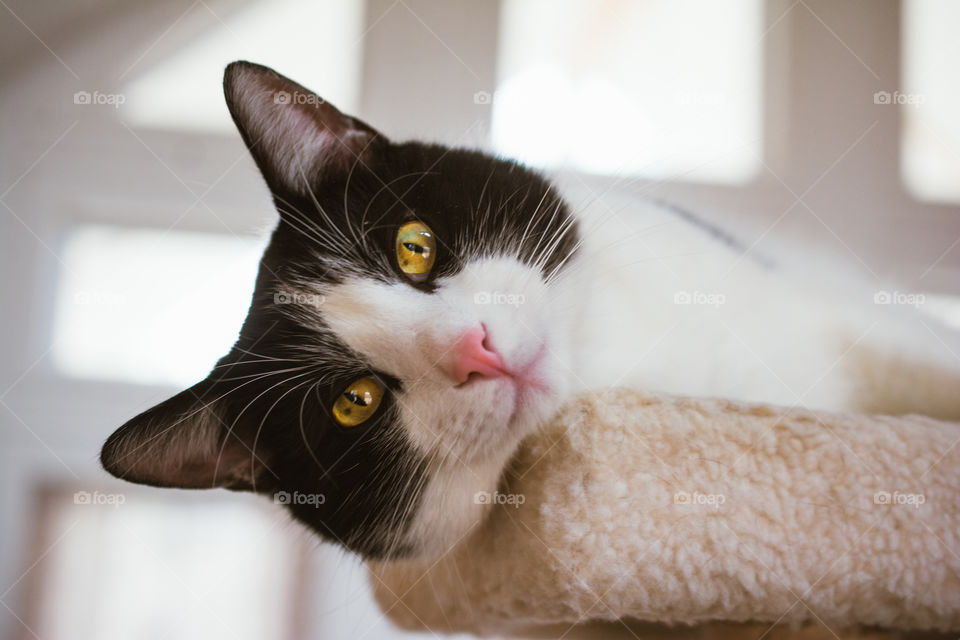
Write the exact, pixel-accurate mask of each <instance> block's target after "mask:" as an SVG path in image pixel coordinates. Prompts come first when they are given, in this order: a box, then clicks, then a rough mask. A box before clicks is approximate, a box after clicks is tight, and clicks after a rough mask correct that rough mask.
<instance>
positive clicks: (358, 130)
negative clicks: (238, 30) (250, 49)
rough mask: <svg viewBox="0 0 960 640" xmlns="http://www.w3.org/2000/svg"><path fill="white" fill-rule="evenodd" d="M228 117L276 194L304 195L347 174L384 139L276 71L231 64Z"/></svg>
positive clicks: (226, 81)
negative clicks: (231, 119) (314, 187)
mask: <svg viewBox="0 0 960 640" xmlns="http://www.w3.org/2000/svg"><path fill="white" fill-rule="evenodd" d="M223 92H224V96H225V97H226V100H227V107H229V109H230V115H232V116H233V121H234V122H235V123H236V125H237V128H238V129H239V130H240V134H241V135H242V136H243V140H244V142H246V144H247V147H248V148H249V149H250V153H251V154H252V155H253V158H254V160H255V161H256V163H257V166H258V167H259V168H260V171H261V173H263V177H264V178H265V179H266V181H267V184H268V185H269V187H270V189H271V190H272V191H273V193H274V194H275V195H279V196H281V197H284V196H287V195H293V196H298V195H299V196H306V195H308V194H309V189H310V188H313V185H315V184H318V183H322V182H324V181H326V180H331V181H332V180H337V179H338V178H340V179H342V178H345V177H346V175H347V174H348V173H349V171H350V169H351V167H353V166H354V165H355V164H356V163H357V162H363V161H364V159H365V158H369V154H371V153H374V152H375V149H376V147H377V145H378V144H383V143H385V142H386V138H384V137H383V136H382V135H381V134H380V133H379V132H377V131H376V130H374V129H373V128H372V127H370V126H369V125H367V124H366V123H364V122H363V121H361V120H359V119H357V118H353V117H351V116H348V115H345V114H343V113H341V112H340V111H339V110H338V109H337V108H336V107H334V106H333V105H331V104H330V103H328V102H326V101H325V100H323V99H322V98H321V97H320V96H318V95H317V94H315V93H314V92H312V91H310V90H309V89H306V88H304V87H302V86H300V85H299V84H297V83H296V82H294V81H293V80H290V79H289V78H285V77H284V76H282V75H280V74H279V73H277V72H276V71H274V70H273V69H270V68H269V67H264V66H262V65H259V64H253V63H251V62H243V61H238V62H232V63H230V64H229V65H228V66H227V68H226V71H225V72H224V75H223Z"/></svg>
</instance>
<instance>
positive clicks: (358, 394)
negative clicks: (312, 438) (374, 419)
mask: <svg viewBox="0 0 960 640" xmlns="http://www.w3.org/2000/svg"><path fill="white" fill-rule="evenodd" d="M382 399H383V386H382V385H381V384H380V383H379V382H377V380H376V379H374V378H372V377H370V376H364V377H363V378H358V379H357V380H354V381H353V382H352V383H351V384H349V385H347V388H346V389H344V390H343V392H342V393H341V394H340V395H339V396H338V397H337V399H336V400H335V401H334V403H333V417H334V418H335V419H336V421H337V422H339V423H340V424H341V425H342V426H344V427H355V426H357V425H358V424H362V423H364V422H366V421H367V420H369V419H370V417H371V416H372V415H373V414H375V413H376V412H377V407H379V406H380V400H382Z"/></svg>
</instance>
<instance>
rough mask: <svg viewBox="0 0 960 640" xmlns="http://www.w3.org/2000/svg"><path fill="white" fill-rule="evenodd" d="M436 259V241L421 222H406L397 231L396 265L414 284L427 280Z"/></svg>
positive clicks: (428, 228) (431, 232)
mask: <svg viewBox="0 0 960 640" xmlns="http://www.w3.org/2000/svg"><path fill="white" fill-rule="evenodd" d="M436 258H437V239H436V238H434V237H433V231H431V230H430V227H428V226H427V225H425V224H423V223H422V222H416V221H414V222H408V223H406V224H405V225H403V226H402V227H400V230H399V231H397V263H398V264H399V265H400V270H401V271H403V272H404V273H405V274H406V275H407V277H408V278H410V279H411V280H413V281H414V282H423V281H424V280H426V279H427V275H428V274H429V273H430V269H432V268H433V261H434V260H436Z"/></svg>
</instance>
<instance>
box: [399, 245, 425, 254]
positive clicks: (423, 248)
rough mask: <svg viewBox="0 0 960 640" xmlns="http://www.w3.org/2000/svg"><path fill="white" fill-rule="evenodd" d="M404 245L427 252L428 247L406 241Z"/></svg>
mask: <svg viewBox="0 0 960 640" xmlns="http://www.w3.org/2000/svg"><path fill="white" fill-rule="evenodd" d="M403 246H404V247H406V248H407V249H409V250H410V251H413V252H415V253H425V252H426V250H427V248H426V247H421V246H420V245H418V244H414V243H412V242H404V243H403Z"/></svg>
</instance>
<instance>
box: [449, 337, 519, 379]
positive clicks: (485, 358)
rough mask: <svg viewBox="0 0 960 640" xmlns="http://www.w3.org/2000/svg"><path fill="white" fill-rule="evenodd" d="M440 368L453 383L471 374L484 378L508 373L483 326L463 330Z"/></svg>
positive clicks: (467, 377)
mask: <svg viewBox="0 0 960 640" xmlns="http://www.w3.org/2000/svg"><path fill="white" fill-rule="evenodd" d="M440 368H441V369H442V370H443V372H444V373H446V374H447V377H448V378H450V380H452V381H453V383H454V384H463V383H464V382H466V381H467V380H468V379H469V378H470V376H471V374H477V375H480V376H482V377H484V378H497V377H500V376H506V375H509V372H508V371H507V369H506V367H504V366H503V359H502V358H501V357H500V354H499V353H497V352H496V350H495V349H493V348H492V347H491V346H490V344H489V341H488V340H487V331H486V329H485V328H483V327H478V328H476V329H468V330H467V331H465V332H463V334H461V335H460V337H459V338H457V342H456V344H455V345H454V346H453V348H452V349H451V350H450V352H449V353H448V354H447V357H446V358H445V359H444V362H442V363H441V365H440Z"/></svg>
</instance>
